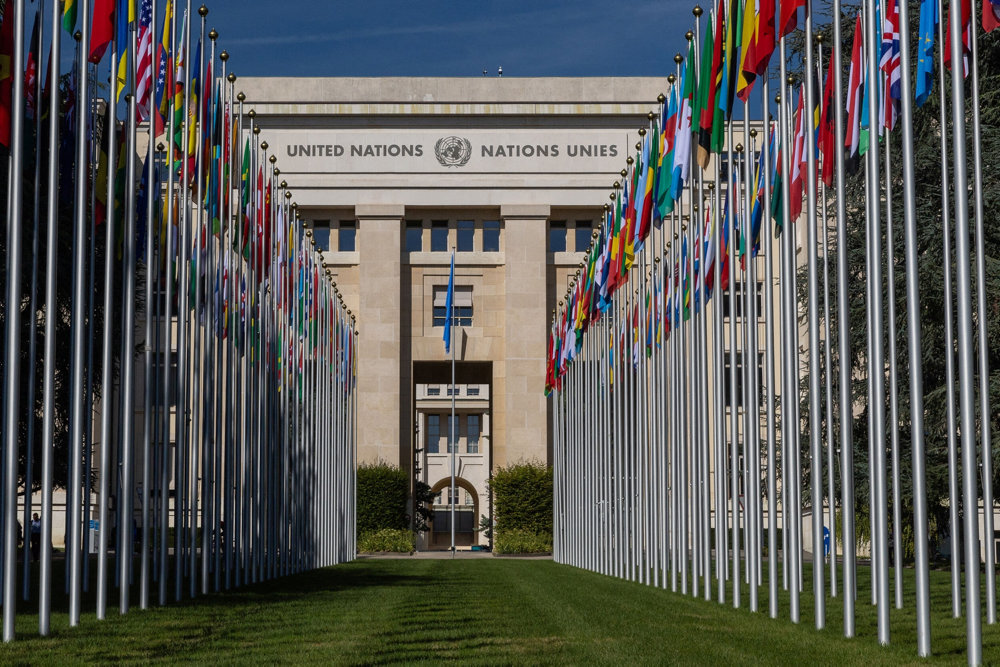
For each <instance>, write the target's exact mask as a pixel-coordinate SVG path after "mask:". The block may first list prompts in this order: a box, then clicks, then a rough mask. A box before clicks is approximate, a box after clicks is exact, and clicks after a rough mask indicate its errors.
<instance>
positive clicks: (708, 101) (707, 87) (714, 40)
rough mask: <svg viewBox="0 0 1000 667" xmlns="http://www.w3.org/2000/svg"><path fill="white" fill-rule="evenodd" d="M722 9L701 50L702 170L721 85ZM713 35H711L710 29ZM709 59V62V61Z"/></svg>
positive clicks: (706, 156) (700, 149)
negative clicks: (713, 32) (713, 31)
mask: <svg viewBox="0 0 1000 667" xmlns="http://www.w3.org/2000/svg"><path fill="white" fill-rule="evenodd" d="M722 7H723V5H722V4H721V3H720V4H719V13H718V14H717V15H716V19H715V26H712V24H711V23H709V25H708V26H707V27H706V29H705V45H704V48H703V49H702V58H701V66H702V73H703V76H702V77H701V81H700V83H701V86H700V89H699V91H698V92H699V95H698V97H699V104H698V108H699V112H700V114H699V123H698V164H699V165H700V166H701V168H702V169H707V168H708V161H709V156H710V155H711V152H712V126H713V123H714V122H715V106H716V102H715V98H716V95H717V94H718V90H719V86H720V85H721V83H722V42H723V35H722V24H723V17H722ZM713 27H714V29H715V34H714V35H713V34H712V29H713ZM710 59H711V60H710ZM708 62H711V67H710V68H709V69H708V71H707V72H706V71H705V69H704V68H705V65H706V64H707V63H708Z"/></svg>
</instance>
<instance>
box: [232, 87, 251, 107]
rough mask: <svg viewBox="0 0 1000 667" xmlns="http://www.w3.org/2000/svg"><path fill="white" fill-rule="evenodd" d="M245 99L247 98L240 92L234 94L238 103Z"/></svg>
mask: <svg viewBox="0 0 1000 667" xmlns="http://www.w3.org/2000/svg"><path fill="white" fill-rule="evenodd" d="M246 98H247V96H246V95H244V94H243V91H242V90H241V91H240V92H238V93H236V99H237V100H239V101H240V102H242V101H243V100H245V99H246ZM251 111H253V109H251Z"/></svg>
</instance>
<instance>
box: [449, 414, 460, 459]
mask: <svg viewBox="0 0 1000 667" xmlns="http://www.w3.org/2000/svg"><path fill="white" fill-rule="evenodd" d="M452 452H454V453H456V454H457V453H458V415H455V416H454V417H452V416H451V415H448V453H449V454H451V453H452Z"/></svg>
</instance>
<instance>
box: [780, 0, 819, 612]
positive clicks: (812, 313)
mask: <svg viewBox="0 0 1000 667" xmlns="http://www.w3.org/2000/svg"><path fill="white" fill-rule="evenodd" d="M805 20H806V25H805V29H806V41H805V47H806V75H805V87H806V95H805V102H806V106H805V108H804V109H803V113H808V114H809V120H808V123H806V122H805V120H804V119H803V120H800V121H799V122H800V123H802V124H803V127H806V128H807V129H806V132H805V135H806V137H805V139H806V142H805V143H806V239H807V240H806V244H807V245H808V248H807V252H806V257H807V261H808V273H807V274H806V281H807V286H806V289H807V291H808V301H809V303H808V304H807V306H808V314H809V442H810V461H809V472H810V483H809V486H810V490H811V491H812V499H811V505H812V555H813V559H812V560H813V567H812V569H813V603H814V614H815V622H816V629H817V630H822V629H823V628H824V627H826V593H825V591H824V583H825V582H824V572H823V565H824V564H823V441H822V436H823V433H822V426H821V424H820V411H821V410H822V407H821V404H820V386H819V379H820V377H819V373H820V371H819V352H820V342H819V282H818V280H817V274H818V272H819V265H818V262H817V257H816V252H817V247H818V243H817V239H816V224H817V221H816V134H815V132H814V131H813V122H814V120H813V113H814V112H813V109H815V108H816V99H815V96H816V92H817V91H815V90H814V86H813V77H814V76H815V72H816V64H815V62H814V61H815V56H814V53H813V15H812V2H811V0H807V1H806V3H805ZM789 231H791V230H789ZM796 423H797V422H796ZM796 468H797V466H796Z"/></svg>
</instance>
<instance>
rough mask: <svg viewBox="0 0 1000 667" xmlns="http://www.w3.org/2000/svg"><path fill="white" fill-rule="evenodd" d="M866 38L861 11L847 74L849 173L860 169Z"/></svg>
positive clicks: (845, 144)
mask: <svg viewBox="0 0 1000 667" xmlns="http://www.w3.org/2000/svg"><path fill="white" fill-rule="evenodd" d="M863 46H864V38H863V36H862V33H861V12H858V16H857V19H856V20H855V23H854V45H853V47H851V69H850V71H849V72H848V76H847V132H846V133H845V141H844V148H845V149H846V150H847V160H846V168H847V171H848V173H851V174H853V173H855V172H857V170H858V162H859V161H860V155H861V89H862V87H863V85H864V84H863V80H864V70H865V62H864V52H863Z"/></svg>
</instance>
